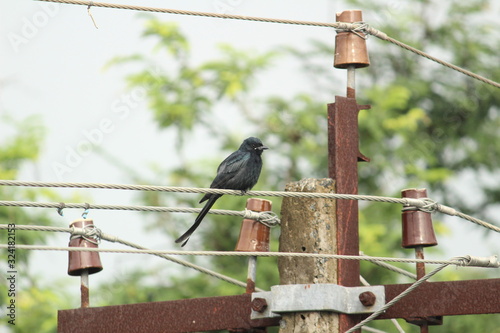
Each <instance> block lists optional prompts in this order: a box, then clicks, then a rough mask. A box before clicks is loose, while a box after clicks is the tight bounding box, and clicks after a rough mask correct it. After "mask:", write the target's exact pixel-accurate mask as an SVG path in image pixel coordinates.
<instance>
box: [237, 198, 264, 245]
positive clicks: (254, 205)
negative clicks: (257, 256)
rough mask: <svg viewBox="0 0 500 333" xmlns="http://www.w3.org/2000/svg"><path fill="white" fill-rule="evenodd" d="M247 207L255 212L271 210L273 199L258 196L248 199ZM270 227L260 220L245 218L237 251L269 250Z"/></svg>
mask: <svg viewBox="0 0 500 333" xmlns="http://www.w3.org/2000/svg"><path fill="white" fill-rule="evenodd" d="M246 207H247V209H248V210H252V211H254V212H268V211H271V201H269V200H264V199H257V198H250V199H248V200H247V206H246ZM269 233H270V228H269V227H268V226H265V225H264V224H262V223H260V222H259V221H255V220H250V219H244V220H243V222H242V224H241V229H240V237H239V239H238V243H237V244H236V249H235V250H236V251H246V252H268V251H269Z"/></svg>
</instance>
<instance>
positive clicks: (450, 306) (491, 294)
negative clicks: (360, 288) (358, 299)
mask: <svg viewBox="0 0 500 333" xmlns="http://www.w3.org/2000/svg"><path fill="white" fill-rule="evenodd" d="M409 286H410V285H409V284H393V285H386V286H385V300H386V302H389V301H390V300H392V299H393V298H394V297H396V296H397V295H398V294H400V293H401V292H402V291H404V290H405V289H406V288H408V287H409ZM499 299H500V279H482V280H467V281H447V282H427V283H424V284H422V285H421V286H419V287H418V289H416V290H415V291H414V292H412V293H411V294H410V295H408V296H407V297H405V298H403V299H402V300H401V301H399V302H398V303H396V304H395V305H394V306H392V307H390V308H389V309H387V311H386V312H385V313H383V314H381V315H380V316H379V317H378V318H377V319H390V318H405V319H409V320H411V319H415V318H428V317H431V316H436V317H439V316H458V315H468V314H492V313H500V302H499V301H498V300H499ZM435 320H439V318H436V319H435Z"/></svg>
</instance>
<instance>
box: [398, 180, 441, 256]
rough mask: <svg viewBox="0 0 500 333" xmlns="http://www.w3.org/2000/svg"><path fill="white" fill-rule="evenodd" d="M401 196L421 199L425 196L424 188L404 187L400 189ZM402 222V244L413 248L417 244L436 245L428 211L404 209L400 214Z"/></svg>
mask: <svg viewBox="0 0 500 333" xmlns="http://www.w3.org/2000/svg"><path fill="white" fill-rule="evenodd" d="M401 195H402V197H403V198H414V199H421V198H427V191H426V189H414V188H411V189H406V190H403V191H401ZM402 222H403V240H402V244H401V245H402V246H403V247H405V248H413V247H417V246H434V245H437V240H436V235H435V234H434V228H433V227H432V218H431V214H430V213H426V212H422V211H420V210H416V209H415V210H408V209H404V210H403V214H402Z"/></svg>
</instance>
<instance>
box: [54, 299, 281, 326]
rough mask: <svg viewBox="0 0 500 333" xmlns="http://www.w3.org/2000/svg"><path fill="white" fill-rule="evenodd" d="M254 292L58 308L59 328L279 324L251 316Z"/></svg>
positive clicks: (272, 319)
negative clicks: (93, 306)
mask: <svg viewBox="0 0 500 333" xmlns="http://www.w3.org/2000/svg"><path fill="white" fill-rule="evenodd" d="M250 312H251V295H250V294H243V295H237V296H223V297H210V298H208V297H207V298H194V299H186V300H177V301H166V302H151V303H139V304H127V305H117V306H106V307H99V308H79V309H73V310H60V311H58V332H60V333H63V332H64V333H66V332H72V333H80V332H82V333H83V332H93V333H101V332H102V333H121V332H141V333H157V332H162V333H180V332H200V331H203V332H205V331H213V330H227V329H230V328H233V329H234V328H238V329H244V330H252V329H258V328H261V327H267V326H277V325H279V318H271V319H259V320H251V319H250Z"/></svg>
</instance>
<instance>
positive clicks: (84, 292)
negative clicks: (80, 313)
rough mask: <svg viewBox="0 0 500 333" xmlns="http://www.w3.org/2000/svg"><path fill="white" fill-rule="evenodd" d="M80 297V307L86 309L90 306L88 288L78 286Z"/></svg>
mask: <svg viewBox="0 0 500 333" xmlns="http://www.w3.org/2000/svg"><path fill="white" fill-rule="evenodd" d="M80 297H81V307H82V308H88V307H89V304H90V301H89V300H90V297H89V287H87V286H85V285H83V284H82V285H81V286H80Z"/></svg>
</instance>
